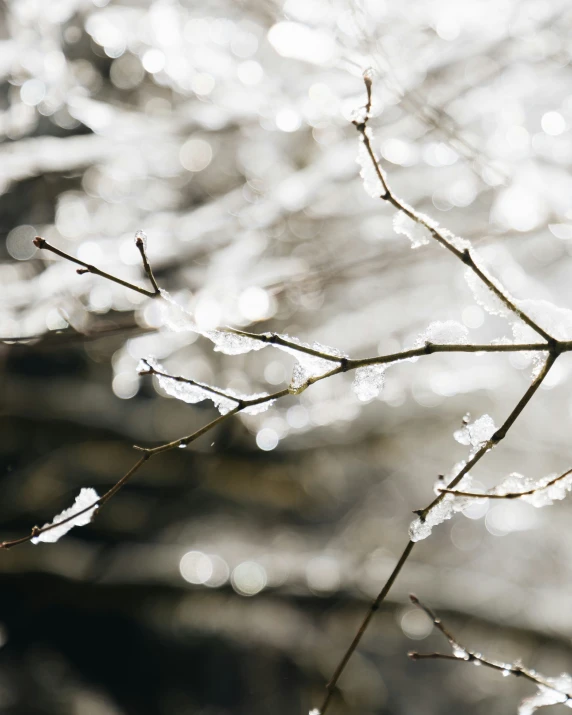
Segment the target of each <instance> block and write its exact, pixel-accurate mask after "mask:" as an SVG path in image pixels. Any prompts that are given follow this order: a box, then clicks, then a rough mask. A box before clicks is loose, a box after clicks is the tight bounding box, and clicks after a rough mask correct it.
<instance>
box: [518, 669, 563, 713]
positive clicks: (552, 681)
mask: <svg viewBox="0 0 572 715" xmlns="http://www.w3.org/2000/svg"><path fill="white" fill-rule="evenodd" d="M535 675H537V676H538V673H536V674H535ZM539 677H541V678H542V680H544V681H545V682H546V683H548V685H551V686H553V687H554V690H553V689H552V688H551V687H547V686H546V685H542V684H539V685H538V691H537V692H536V693H535V695H531V696H530V697H528V698H525V699H524V700H523V701H522V702H521V704H520V707H519V708H518V715H532V713H533V712H535V711H536V710H538V708H542V707H546V706H547V705H557V704H558V703H562V704H563V705H566V707H568V708H572V699H571V698H570V695H567V693H572V676H570V675H569V674H568V673H562V674H561V675H559V676H558V677H557V678H545V677H544V676H539Z"/></svg>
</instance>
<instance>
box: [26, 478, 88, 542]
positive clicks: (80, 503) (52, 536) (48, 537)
mask: <svg viewBox="0 0 572 715" xmlns="http://www.w3.org/2000/svg"><path fill="white" fill-rule="evenodd" d="M98 499H99V495H98V493H97V492H96V491H95V489H92V488H91V487H87V488H84V489H82V490H81V491H80V493H79V494H78V495H77V497H76V500H75V502H74V503H73V505H72V506H70V507H69V509H64V510H63V511H62V513H61V514H58V515H57V516H55V517H54V520H53V521H52V524H59V523H60V522H62V521H65V520H66V519H69V521H67V522H66V523H65V524H62V525H61V526H56V527H55V528H53V529H50V530H49V531H45V532H44V533H43V534H38V536H34V538H33V539H32V543H33V544H38V543H39V542H40V541H45V542H47V543H50V544H53V543H55V542H56V541H58V539H60V538H61V537H62V536H64V534H67V533H68V531H69V530H70V529H73V528H74V526H85V525H86V524H89V522H90V521H91V519H92V517H93V513H94V511H95V510H96V509H97V506H96V502H97V500H98ZM92 504H93V505H94V506H93V508H92V509H88V507H89V506H91V505H92ZM84 509H88V510H87V511H86V512H84V513H83V514H80V513H79V512H81V511H83V510H84ZM74 514H77V515H78V516H77V517H75V518H74V519H70V517H72V516H74ZM47 526H51V524H44V526H43V527H42V528H43V529H45V528H46V527H47Z"/></svg>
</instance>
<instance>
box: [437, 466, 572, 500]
mask: <svg viewBox="0 0 572 715" xmlns="http://www.w3.org/2000/svg"><path fill="white" fill-rule="evenodd" d="M570 491H572V469H568V470H567V471H566V472H564V473H563V474H560V475H559V476H557V477H555V476H554V475H552V474H551V475H549V476H547V477H542V478H541V479H539V480H538V481H537V482H535V481H534V479H531V478H529V477H524V476H523V475H522V474H518V473H517V472H513V473H512V474H509V476H508V477H506V479H504V480H503V481H502V482H501V483H500V484H497V486H496V487H493V488H492V489H489V490H488V491H486V492H482V493H478V492H470V491H463V490H461V489H447V488H444V487H442V488H439V492H441V493H442V494H448V495H450V496H452V497H459V498H462V499H522V500H523V501H526V502H528V503H529V504H532V506H536V507H543V506H550V505H551V504H552V503H553V502H554V501H560V500H562V499H564V498H565V497H566V495H567V494H568V492H570Z"/></svg>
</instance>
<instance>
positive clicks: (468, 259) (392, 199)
mask: <svg viewBox="0 0 572 715" xmlns="http://www.w3.org/2000/svg"><path fill="white" fill-rule="evenodd" d="M364 82H365V86H366V92H367V104H366V106H365V113H364V118H363V121H359V120H354V122H353V124H354V126H355V127H356V129H357V130H358V132H359V134H360V136H361V139H362V141H363V143H364V146H365V148H366V150H367V153H368V155H369V157H370V159H371V162H372V164H373V167H374V170H375V172H376V174H377V176H378V178H379V180H380V182H381V184H382V186H383V190H384V193H383V194H382V195H381V196H380V198H381V199H382V200H384V201H388V202H389V203H390V204H392V205H393V206H394V207H395V208H396V209H398V210H399V211H402V212H403V213H404V214H405V215H406V216H408V217H409V218H410V219H411V220H412V221H415V223H418V224H420V225H421V226H424V227H425V228H426V229H427V230H428V231H429V233H430V234H431V235H432V236H433V238H434V239H435V240H436V241H438V242H439V243H440V244H441V245H442V246H443V247H444V248H446V249H447V250H448V251H450V252H451V253H452V254H453V255H455V256H456V257H457V258H458V259H459V260H461V261H462V262H463V263H464V264H465V265H466V266H468V267H469V268H470V269H471V270H472V271H473V273H475V275H477V276H478V277H479V278H480V280H481V281H482V282H483V283H484V284H485V285H486V286H487V288H488V289H489V290H491V291H492V292H493V293H494V294H495V295H496V296H497V298H499V299H500V300H501V301H502V302H503V303H504V304H505V305H506V307H507V308H508V309H509V310H510V311H512V312H513V313H514V314H515V315H517V316H518V317H519V318H520V319H521V320H523V321H524V322H525V323H526V324H527V325H528V326H529V327H531V328H532V329H533V330H534V331H535V332H536V333H538V335H540V336H541V337H543V338H544V340H546V342H547V343H548V344H549V345H554V344H555V342H556V340H555V338H553V337H552V335H550V334H549V333H547V332H546V331H545V330H544V329H543V328H542V327H541V326H540V325H538V323H536V321H534V320H533V319H532V318H531V317H530V316H529V315H527V314H526V313H525V312H524V311H523V310H522V309H521V308H519V307H518V306H517V305H516V304H515V302H514V301H513V300H512V299H511V298H510V297H509V296H508V295H507V294H506V293H505V292H504V291H503V290H501V288H499V286H498V285H497V284H496V283H495V282H494V281H493V280H492V279H491V278H489V276H487V275H486V273H484V272H483V271H482V270H481V269H480V268H479V267H478V266H477V264H476V263H475V260H474V258H473V256H472V254H471V252H470V250H469V248H464V249H463V250H461V249H460V248H457V246H455V245H454V244H453V243H452V242H451V241H450V240H449V239H448V238H447V236H446V235H445V232H443V231H442V230H439V228H437V226H436V225H434V224H433V223H432V222H430V221H428V220H427V219H426V218H425V217H424V216H422V215H420V214H418V213H417V212H416V211H415V210H413V209H412V208H411V207H409V206H408V205H407V204H406V203H405V201H403V200H402V199H400V198H399V197H398V196H396V195H395V194H394V193H393V191H392V190H391V188H390V187H389V184H388V183H387V178H386V176H385V173H384V171H383V169H382V168H381V165H380V163H379V160H378V158H377V157H376V155H375V152H374V151H373V148H372V146H371V137H370V134H369V130H368V126H367V125H368V122H369V120H370V118H371V78H370V77H369V76H368V77H367V78H366V77H365V76H364Z"/></svg>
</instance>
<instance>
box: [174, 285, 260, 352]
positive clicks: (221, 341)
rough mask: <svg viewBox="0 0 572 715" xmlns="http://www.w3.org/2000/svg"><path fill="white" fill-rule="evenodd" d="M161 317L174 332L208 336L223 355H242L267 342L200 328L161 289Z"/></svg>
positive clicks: (228, 332)
mask: <svg viewBox="0 0 572 715" xmlns="http://www.w3.org/2000/svg"><path fill="white" fill-rule="evenodd" d="M161 296H162V297H163V298H164V299H165V303H163V308H164V310H163V318H164V322H165V325H166V326H167V327H168V328H169V329H170V330H172V331H173V332H175V333H184V332H192V333H198V334H199V335H202V336H203V337H205V338H208V339H209V340H211V341H212V342H213V343H214V344H215V350H216V351H218V352H221V353H224V354H225V355H242V354H244V353H249V352H251V351H252V350H262V349H263V348H265V347H267V345H268V343H266V342H264V341H263V340H256V339H254V338H249V337H246V336H244V335H237V334H236V333H233V332H232V331H230V330H202V329H201V328H199V326H198V325H197V324H196V322H195V320H194V318H193V316H192V315H191V313H189V311H187V310H185V309H184V308H183V306H182V305H179V303H177V302H176V301H175V300H174V299H173V297H172V296H171V295H169V293H167V291H165V290H161Z"/></svg>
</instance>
